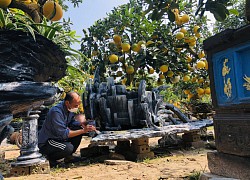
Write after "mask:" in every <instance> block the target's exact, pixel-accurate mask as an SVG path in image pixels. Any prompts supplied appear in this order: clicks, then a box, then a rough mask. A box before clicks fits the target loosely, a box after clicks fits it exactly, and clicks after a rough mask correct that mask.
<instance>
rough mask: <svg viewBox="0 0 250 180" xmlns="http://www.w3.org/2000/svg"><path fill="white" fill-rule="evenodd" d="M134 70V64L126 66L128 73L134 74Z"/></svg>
mask: <svg viewBox="0 0 250 180" xmlns="http://www.w3.org/2000/svg"><path fill="white" fill-rule="evenodd" d="M134 71H135V69H134V67H133V66H128V67H127V68H126V72H127V73H128V74H133V73H134Z"/></svg>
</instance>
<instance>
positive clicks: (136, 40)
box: [81, 0, 211, 99]
mask: <svg viewBox="0 0 250 180" xmlns="http://www.w3.org/2000/svg"><path fill="white" fill-rule="evenodd" d="M169 2H170V1H169ZM164 5H165V6H164V7H162V8H165V9H166V10H165V11H166V12H171V13H167V14H163V15H162V17H161V18H159V19H158V18H153V20H152V16H153V15H152V14H150V13H149V11H148V10H147V7H146V6H145V3H143V2H142V1H136V0H131V1H130V3H128V4H126V5H122V6H120V7H117V8H114V10H112V13H110V14H108V17H107V18H104V19H102V20H98V21H97V22H96V23H95V24H94V25H93V26H91V27H90V28H88V32H87V31H85V37H84V38H83V40H82V46H81V51H82V53H83V54H85V55H86V56H87V57H88V60H86V61H85V63H84V65H83V69H84V71H88V72H89V73H90V74H93V73H94V71H95V69H96V68H97V67H99V68H100V75H101V78H102V79H101V80H102V81H105V78H106V77H110V76H112V77H114V78H115V79H116V82H117V83H121V84H125V85H127V87H128V88H132V89H133V88H136V87H137V85H138V83H139V81H140V80H141V79H145V80H146V81H147V86H148V88H152V87H154V86H156V85H161V84H163V83H170V84H173V88H175V90H179V91H180V92H181V93H183V96H186V97H187V98H188V99H191V98H193V99H197V98H199V97H200V96H202V95H204V94H205V93H207V94H209V93H210V90H209V80H208V73H207V68H208V64H207V61H206V59H205V53H204V51H203V49H202V43H203V40H204V39H206V38H207V37H209V36H210V35H211V34H210V33H209V30H208V27H207V26H206V21H207V17H206V16H202V17H195V15H194V10H195V8H196V7H195V4H194V3H190V2H189V1H185V0H183V1H179V2H178V4H177V3H175V2H174V1H171V3H169V4H164ZM183 90H186V91H185V93H186V94H184V91H183Z"/></svg>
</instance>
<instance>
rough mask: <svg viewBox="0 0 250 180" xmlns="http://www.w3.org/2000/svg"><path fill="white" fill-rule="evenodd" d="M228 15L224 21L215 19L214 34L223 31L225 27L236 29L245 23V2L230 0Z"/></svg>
mask: <svg viewBox="0 0 250 180" xmlns="http://www.w3.org/2000/svg"><path fill="white" fill-rule="evenodd" d="M230 5H231V6H230V9H229V12H230V15H229V16H227V18H226V19H225V21H223V22H219V21H216V22H215V24H214V27H213V32H214V34H216V33H219V32H221V31H224V30H226V29H237V28H239V27H242V26H244V25H246V24H247V23H248V22H247V18H246V16H245V12H246V6H245V2H244V1H241V0H230Z"/></svg>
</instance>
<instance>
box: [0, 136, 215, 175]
mask: <svg viewBox="0 0 250 180" xmlns="http://www.w3.org/2000/svg"><path fill="white" fill-rule="evenodd" d="M158 139H159V138H150V140H149V142H150V143H149V144H150V147H155V146H156V145H157V142H158ZM89 142H90V139H88V138H84V139H83V140H82V143H81V145H80V147H79V148H78V150H77V153H78V154H80V152H79V150H80V148H83V147H87V146H88V145H89ZM0 151H4V152H5V160H6V162H5V164H4V165H3V164H2V165H1V170H0V171H1V172H2V174H3V175H5V174H6V172H8V171H9V168H10V167H6V166H8V163H10V162H13V161H15V158H17V157H18V156H19V153H20V150H19V149H18V148H17V146H16V145H9V144H6V145H1V146H0ZM208 151H211V150H208V149H194V148H191V149H189V150H184V149H166V152H168V153H166V154H165V155H162V156H160V157H159V156H158V157H155V158H154V159H151V160H149V159H146V160H144V161H142V162H130V161H129V162H127V163H125V164H119V165H108V164H105V163H97V162H95V163H80V164H71V165H70V166H69V167H68V168H65V167H64V168H51V170H50V174H42V175H41V174H32V175H28V176H20V177H5V178H4V179H5V180H8V179H11V180H16V179H18V180H21V179H22V180H35V179H42V180H45V179H55V180H57V179H60V180H64V179H84V180H89V179H92V180H95V179H101V180H111V179H115V180H124V179H129V180H159V179H190V176H195V175H197V174H198V173H202V172H209V170H208V166H207V156H206V154H207V152H208ZM3 167H4V168H3Z"/></svg>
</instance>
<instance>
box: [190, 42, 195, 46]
mask: <svg viewBox="0 0 250 180" xmlns="http://www.w3.org/2000/svg"><path fill="white" fill-rule="evenodd" d="M188 45H189V46H191V47H192V46H195V45H196V42H189V43H188Z"/></svg>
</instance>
